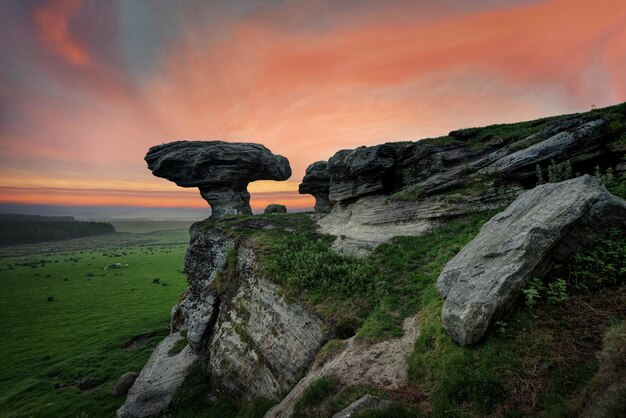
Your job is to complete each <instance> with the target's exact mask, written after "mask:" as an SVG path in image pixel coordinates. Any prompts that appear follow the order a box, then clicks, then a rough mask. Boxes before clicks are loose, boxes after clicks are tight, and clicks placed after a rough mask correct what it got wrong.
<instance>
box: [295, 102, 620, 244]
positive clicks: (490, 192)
mask: <svg viewBox="0 0 626 418" xmlns="http://www.w3.org/2000/svg"><path fill="white" fill-rule="evenodd" d="M536 124H537V125H538V126H541V129H537V132H535V133H533V134H530V135H527V136H523V137H521V136H520V137H515V136H513V137H512V138H503V137H498V136H491V137H490V136H485V135H484V134H481V132H482V131H483V130H484V129H488V128H475V129H474V128H473V129H465V130H460V131H453V132H451V133H450V134H449V136H447V137H442V138H437V139H427V140H423V141H418V142H391V143H386V144H381V145H375V146H371V147H359V148H356V149H353V150H341V151H339V152H337V153H336V154H335V155H333V156H332V157H331V158H330V159H329V161H328V172H329V176H330V179H329V199H330V204H331V206H332V211H331V212H330V214H329V215H328V216H326V217H322V218H319V224H320V226H321V228H322V231H323V232H326V233H330V234H334V235H337V236H339V237H340V238H339V239H338V240H337V242H336V243H335V248H336V249H338V250H341V251H345V252H349V253H355V254H357V255H362V254H366V253H368V252H369V251H371V249H372V248H374V247H375V246H376V245H378V244H380V243H381V242H385V241H387V240H388V239H389V238H390V237H392V236H395V235H416V234H420V233H422V232H424V231H427V230H429V229H431V228H432V227H433V226H436V225H437V224H439V223H440V222H445V221H446V220H448V219H450V218H454V217H456V216H462V215H467V214H471V213H475V212H480V211H485V210H490V209H493V208H495V207H498V206H501V205H506V204H508V203H510V202H511V201H512V200H514V199H515V198H516V197H517V195H518V194H519V193H520V192H521V191H522V190H524V189H528V188H531V187H534V185H535V184H536V182H537V178H536V166H537V165H539V166H540V167H541V168H542V169H543V170H544V171H547V168H548V166H549V165H550V164H551V163H552V161H554V162H555V163H556V164H559V163H563V162H565V161H567V162H569V163H570V164H571V167H572V173H575V172H577V171H580V172H581V173H593V172H594V167H595V166H596V165H599V166H601V167H604V168H605V169H607V168H613V169H614V170H618V169H619V168H620V167H621V166H620V164H622V161H623V158H624V151H626V149H625V148H624V147H623V146H621V145H619V143H618V142H616V141H617V139H616V138H618V136H616V135H615V134H613V133H611V131H610V130H609V128H608V127H607V125H608V122H607V120H605V119H603V118H602V117H601V116H598V115H596V114H593V113H588V114H580V115H572V116H567V117H563V118H560V119H556V120H554V121H553V122H549V121H548V122H544V121H537V122H536ZM494 132H498V131H497V130H495V131H494ZM477 137H480V140H475V139H474V138H477ZM472 141H475V142H472ZM546 176H547V174H546ZM304 184H305V183H304V182H303V184H302V186H304Z"/></svg>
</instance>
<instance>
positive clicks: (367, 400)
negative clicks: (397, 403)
mask: <svg viewBox="0 0 626 418" xmlns="http://www.w3.org/2000/svg"><path fill="white" fill-rule="evenodd" d="M389 405H391V401H387V400H385V399H381V398H379V397H378V396H374V395H370V394H369V393H368V394H367V395H365V396H363V397H361V398H359V399H357V400H356V401H354V402H352V403H351V404H350V405H348V406H347V407H346V408H345V409H342V410H341V411H339V412H337V413H336V414H335V415H333V418H350V417H351V416H353V415H354V414H356V413H357V412H360V411H363V410H366V409H383V408H385V407H387V406H389Z"/></svg>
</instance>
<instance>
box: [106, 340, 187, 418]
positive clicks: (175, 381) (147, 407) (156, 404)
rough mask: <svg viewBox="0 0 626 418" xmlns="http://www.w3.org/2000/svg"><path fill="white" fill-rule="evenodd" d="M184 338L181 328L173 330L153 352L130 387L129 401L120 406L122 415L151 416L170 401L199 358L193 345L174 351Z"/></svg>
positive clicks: (124, 416)
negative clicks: (180, 331)
mask: <svg viewBox="0 0 626 418" xmlns="http://www.w3.org/2000/svg"><path fill="white" fill-rule="evenodd" d="M182 338H183V337H182V336H181V335H180V334H179V333H178V332H176V333H173V334H170V335H169V336H167V337H166V338H165V339H164V340H163V341H162V342H161V343H160V344H159V345H158V346H157V348H156V349H155V350H154V351H153V352H152V355H151V356H150V358H149V359H148V362H147V363H146V364H145V366H143V369H142V370H141V373H139V377H137V380H135V382H134V384H133V386H132V387H131V388H130V390H129V391H128V397H127V398H126V402H124V405H122V406H121V407H120V409H118V410H117V416H118V417H120V418H126V417H150V416H153V415H157V414H159V413H161V412H162V411H163V410H164V409H165V408H166V407H167V406H168V405H169V403H170V402H171V400H172V395H173V393H174V391H175V390H176V389H177V388H178V387H179V386H180V385H181V384H182V383H183V381H184V380H185V377H186V376H187V372H188V370H189V367H191V365H192V364H193V362H194V360H195V359H196V354H195V353H194V352H193V350H192V349H191V346H189V345H187V346H186V347H185V348H183V350H182V351H181V352H179V353H176V354H172V353H171V352H172V350H173V349H174V347H175V345H176V343H178V342H179V341H180V340H182Z"/></svg>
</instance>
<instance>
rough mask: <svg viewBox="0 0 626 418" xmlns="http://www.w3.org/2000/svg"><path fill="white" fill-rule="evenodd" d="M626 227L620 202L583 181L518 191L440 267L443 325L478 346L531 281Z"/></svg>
mask: <svg viewBox="0 0 626 418" xmlns="http://www.w3.org/2000/svg"><path fill="white" fill-rule="evenodd" d="M612 227H618V228H621V229H622V230H623V229H626V203H624V201H623V200H622V199H620V198H617V197H615V196H613V195H611V194H610V193H609V192H608V191H607V190H606V189H605V188H604V186H603V185H602V183H601V182H600V181H599V180H598V179H597V178H595V177H592V176H589V175H585V176H582V177H578V178H575V179H572V180H568V181H564V182H561V183H552V184H545V185H542V186H537V187H536V188H534V189H532V190H529V191H526V192H524V193H523V194H522V195H521V196H520V197H518V198H517V200H515V201H514V202H513V203H512V204H511V205H510V206H509V207H508V208H507V209H506V210H505V211H503V212H501V213H499V214H498V215H496V216H494V217H493V218H492V219H491V220H490V221H489V222H487V223H486V224H485V225H484V226H483V228H482V229H481V231H480V233H479V234H478V236H476V238H474V240H472V241H471V242H470V243H469V244H468V245H466V246H465V247H464V248H463V249H462V250H461V251H460V252H459V253H458V254H457V255H456V256H455V257H454V258H453V259H452V260H450V261H449V262H448V264H447V265H446V266H445V268H444V269H443V271H442V273H441V275H440V276H439V278H438V279H437V289H438V290H439V293H440V294H441V295H442V296H443V297H444V298H445V299H446V301H445V304H444V307H443V310H442V321H443V325H444V327H445V329H446V330H447V332H448V333H449V334H450V336H451V337H452V338H453V339H454V340H455V341H456V342H458V343H459V344H463V345H467V344H473V343H476V342H478V341H479V340H480V339H481V338H482V336H483V335H484V334H485V332H486V331H487V329H488V328H489V327H490V326H491V325H492V324H493V323H494V322H495V321H496V320H497V318H498V317H499V316H500V315H502V314H504V313H505V312H506V311H507V310H508V309H509V308H511V307H512V306H513V304H514V303H515V301H516V300H517V298H518V297H519V296H520V294H521V290H522V289H523V288H524V287H525V286H526V285H527V284H528V283H529V282H530V280H531V278H532V277H533V276H538V277H542V275H543V274H544V273H545V272H546V271H548V270H550V268H551V266H552V264H553V263H554V260H555V259H558V260H565V259H567V258H568V257H569V256H570V255H571V254H573V253H574V252H576V251H579V250H581V249H583V248H584V247H585V246H590V245H592V243H593V242H594V240H595V239H596V238H597V237H602V236H603V234H605V233H606V231H607V230H608V229H609V228H612Z"/></svg>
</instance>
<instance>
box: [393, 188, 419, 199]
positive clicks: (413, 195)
mask: <svg viewBox="0 0 626 418" xmlns="http://www.w3.org/2000/svg"><path fill="white" fill-rule="evenodd" d="M423 195H424V188H423V187H420V186H409V187H406V188H404V189H402V190H400V191H399V192H396V193H394V194H392V195H391V196H389V201H390V202H415V201H416V200H417V199H419V198H420V197H422V196H423Z"/></svg>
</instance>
